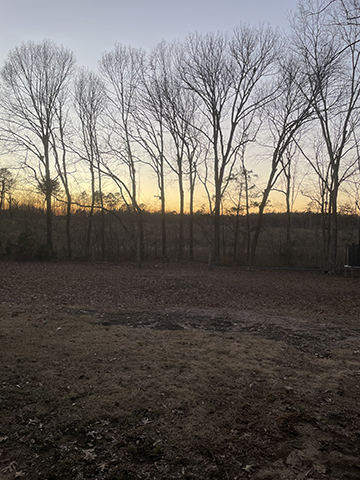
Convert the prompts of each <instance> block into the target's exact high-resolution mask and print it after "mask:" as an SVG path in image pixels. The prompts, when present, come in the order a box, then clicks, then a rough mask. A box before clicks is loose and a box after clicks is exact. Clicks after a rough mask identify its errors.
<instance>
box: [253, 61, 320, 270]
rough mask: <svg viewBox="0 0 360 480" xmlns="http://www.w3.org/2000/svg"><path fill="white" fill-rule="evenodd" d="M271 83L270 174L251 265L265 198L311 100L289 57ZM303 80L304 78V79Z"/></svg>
mask: <svg viewBox="0 0 360 480" xmlns="http://www.w3.org/2000/svg"><path fill="white" fill-rule="evenodd" d="M279 67H280V68H279V72H278V76H277V78H276V80H275V82H276V85H277V86H276V87H275V90H276V91H277V95H276V97H275V98H274V99H273V101H272V102H270V103H269V104H267V105H266V107H265V113H266V118H267V127H268V132H270V135H271V138H272V145H271V147H270V148H271V151H272V154H271V166H270V173H269V176H268V179H267V182H266V186H265V189H264V191H263V195H262V199H261V201H260V204H259V212H258V217H257V224H256V227H255V231H254V235H253V239H252V244H251V258H250V261H251V264H254V262H255V255H256V249H257V245H258V241H259V237H260V233H261V229H262V221H263V216H264V211H265V207H266V205H267V202H268V199H269V195H270V193H271V191H272V190H273V188H274V186H275V184H276V182H277V181H278V179H279V178H280V176H281V175H282V174H283V173H284V172H286V171H287V169H288V166H289V160H290V159H289V158H287V157H286V152H287V151H288V149H289V147H290V145H291V144H292V142H294V140H295V139H296V135H297V134H298V133H299V131H300V129H301V128H302V127H303V126H304V124H305V123H306V122H307V121H309V119H311V115H312V110H313V106H312V101H311V100H312V97H311V96H310V97H309V98H308V97H307V96H306V95H304V94H303V92H304V90H305V89H306V84H305V85H304V83H303V80H304V75H303V74H302V72H301V68H300V67H301V65H300V63H299V62H297V61H296V59H294V58H292V57H285V58H282V59H281V61H280V65H279ZM305 79H306V78H305Z"/></svg>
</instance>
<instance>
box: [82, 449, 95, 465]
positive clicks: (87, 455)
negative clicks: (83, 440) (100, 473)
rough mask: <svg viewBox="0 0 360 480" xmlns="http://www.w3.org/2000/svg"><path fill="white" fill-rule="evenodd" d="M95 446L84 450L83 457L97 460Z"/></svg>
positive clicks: (88, 459)
mask: <svg viewBox="0 0 360 480" xmlns="http://www.w3.org/2000/svg"><path fill="white" fill-rule="evenodd" d="M94 450H95V448H90V449H89V450H83V458H84V459H85V460H87V461H89V462H90V461H92V460H95V458H96V457H97V455H96V453H94Z"/></svg>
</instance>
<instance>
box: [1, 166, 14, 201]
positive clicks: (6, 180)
mask: <svg viewBox="0 0 360 480" xmlns="http://www.w3.org/2000/svg"><path fill="white" fill-rule="evenodd" d="M14 185H15V178H14V175H13V174H12V173H11V171H10V170H9V169H8V168H0V210H2V209H3V208H5V200H6V196H8V201H9V199H10V196H11V191H12V189H13V188H14ZM10 203H11V201H10Z"/></svg>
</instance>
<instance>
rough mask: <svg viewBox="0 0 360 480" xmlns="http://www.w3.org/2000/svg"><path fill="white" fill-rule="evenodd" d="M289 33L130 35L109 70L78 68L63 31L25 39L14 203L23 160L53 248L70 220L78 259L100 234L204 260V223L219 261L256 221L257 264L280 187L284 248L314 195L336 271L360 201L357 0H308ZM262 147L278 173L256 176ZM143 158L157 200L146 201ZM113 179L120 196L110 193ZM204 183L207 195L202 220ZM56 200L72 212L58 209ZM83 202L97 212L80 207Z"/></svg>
mask: <svg viewBox="0 0 360 480" xmlns="http://www.w3.org/2000/svg"><path fill="white" fill-rule="evenodd" d="M289 32H290V33H289V34H288V35H283V34H280V33H279V32H278V31H275V30H273V29H272V28H271V27H264V26H258V27H253V26H249V25H240V26H238V27H237V28H235V29H234V31H233V32H228V33H208V34H198V33H195V34H189V35H188V36H187V37H186V38H185V40H184V41H182V42H174V43H172V44H169V43H166V42H165V41H162V42H160V43H159V44H158V45H157V46H156V47H155V48H154V49H152V50H151V51H150V52H145V51H144V50H142V49H136V48H132V47H125V46H122V45H119V44H116V45H115V47H114V49H113V50H112V51H111V52H105V53H104V54H103V55H102V57H101V59H100V60H99V70H98V72H94V71H90V70H88V69H85V68H78V67H77V66H76V61H75V56H74V54H73V52H72V51H71V50H69V49H66V48H64V47H60V46H58V45H56V44H54V43H53V42H52V41H50V40H45V41H43V42H40V43H36V42H33V41H29V42H27V43H23V44H21V45H20V46H18V47H15V48H14V49H13V50H12V51H10V52H9V54H8V56H7V59H6V60H5V63H4V65H3V67H2V68H1V76H0V89H1V90H0V148H1V152H2V153H3V156H2V157H1V162H2V165H1V170H0V188H1V192H0V193H1V206H0V207H2V208H3V207H4V206H5V199H6V198H7V199H8V200H9V199H10V203H11V198H12V197H11V192H12V190H13V187H14V176H13V170H12V169H13V168H16V169H19V168H22V171H23V172H24V174H25V175H26V176H27V179H28V183H32V184H33V185H34V188H35V189H36V190H37V192H38V193H39V194H40V195H42V198H43V201H44V204H45V220H46V221H45V223H44V221H41V222H40V220H39V222H40V223H41V224H42V225H43V228H44V229H45V230H44V231H45V232H46V238H45V240H44V241H43V243H41V245H45V246H43V247H41V248H42V250H44V251H43V252H42V253H41V252H40V251H39V252H38V255H39V256H41V255H43V256H44V255H45V256H46V255H47V256H50V257H51V256H55V255H56V254H59V248H58V244H57V240H56V238H58V236H60V237H62V236H63V235H65V238H66V241H65V242H63V241H61V242H60V243H61V248H60V250H61V255H62V256H63V255H64V253H63V249H64V248H65V250H66V256H67V258H69V259H70V258H75V257H79V256H83V257H84V258H87V259H91V258H93V257H94V256H95V257H98V245H99V242H100V245H101V252H102V253H101V258H106V257H107V258H113V257H114V258H127V257H128V256H129V255H130V253H129V252H130V250H131V249H132V251H133V252H135V256H136V262H137V264H138V265H139V266H140V265H141V263H142V261H143V259H144V258H147V255H148V256H150V257H157V256H160V257H161V258H162V259H163V260H164V261H166V260H167V259H169V256H170V255H171V256H174V254H173V251H172V249H173V248H174V245H176V249H177V253H176V257H177V258H178V259H179V260H183V259H185V258H187V256H188V257H189V258H190V259H193V258H195V249H196V248H201V249H202V250H203V249H204V248H205V247H204V241H205V240H204V239H205V238H206V242H207V247H206V248H207V249H208V252H209V253H208V256H209V261H210V263H219V262H223V261H225V260H226V259H228V258H231V256H232V258H233V260H234V261H235V262H238V261H239V258H240V253H239V252H240V251H242V250H241V248H240V243H241V242H240V240H238V239H239V238H241V234H240V232H241V228H243V222H245V224H246V229H245V231H246V237H245V238H246V263H247V264H248V265H254V264H256V263H259V262H260V260H259V257H262V253H261V252H260V249H261V248H262V247H261V245H262V244H263V242H264V241H265V240H266V236H265V232H266V228H265V227H264V222H265V218H266V209H267V208H268V206H269V201H270V198H271V195H272V194H273V193H274V192H278V194H281V195H282V198H283V203H284V205H285V210H286V214H285V216H284V218H286V219H287V227H286V233H285V240H281V242H283V241H284V242H285V247H284V248H283V247H282V252H284V251H285V252H287V253H286V255H288V256H289V258H290V257H292V255H293V242H294V241H295V236H294V232H293V230H292V229H293V226H292V224H291V220H292V218H293V217H294V214H293V213H292V212H293V210H294V204H295V201H296V199H297V198H298V197H299V196H300V195H302V196H303V197H305V198H307V199H308V201H309V202H311V204H312V206H313V208H314V210H315V211H317V212H318V213H319V216H318V217H316V218H319V219H321V220H319V222H320V224H321V229H320V232H321V235H320V237H316V238H315V239H314V241H316V242H318V239H321V242H322V243H321V251H322V253H321V255H320V257H321V262H322V266H323V267H324V268H327V269H329V270H331V271H335V269H336V267H337V265H338V264H339V255H340V252H341V249H342V248H343V247H342V245H343V243H342V242H343V239H342V238H341V237H340V233H341V231H340V221H341V217H340V215H339V207H338V204H339V201H340V199H342V202H344V200H343V199H344V198H346V201H347V202H348V203H349V205H350V208H351V210H352V212H353V214H354V215H356V214H357V212H358V210H359V206H360V203H359V178H360V171H359V165H360V161H359V152H360V149H359V147H360V145H359V142H358V132H359V125H360V116H359V106H360V103H359V102H360V99H359V96H360V69H359V61H360V7H359V4H358V1H357V0H333V1H331V2H328V1H325V0H324V1H323V0H300V1H299V4H298V8H297V10H296V12H295V13H294V15H293V17H292V19H291V21H290V26H289ZM260 160H261V161H262V162H261V170H263V171H264V172H266V175H265V174H263V176H262V178H260V179H258V180H256V175H255V173H254V171H253V170H254V166H259V162H260ZM144 169H147V170H146V171H150V172H152V177H153V179H154V182H155V184H156V191H154V192H153V195H154V196H157V197H158V199H159V201H160V205H161V207H160V212H159V214H150V213H149V212H147V211H146V206H145V205H143V204H142V198H141V196H140V192H142V191H143V189H144V180H142V183H141V182H140V172H142V171H143V170H144ZM169 184H172V185H177V187H176V190H177V192H178V198H179V209H178V215H177V216H176V218H177V221H176V222H175V223H172V218H173V217H172V216H171V215H169V214H167V213H166V212H167V208H166V206H167V203H166V192H167V191H168V190H167V189H168V188H169ZM115 188H116V189H117V193H116V195H117V197H118V198H119V199H120V203H121V208H120V209H119V207H117V211H116V208H113V207H111V208H109V206H108V205H107V204H106V202H105V199H106V197H107V196H108V195H109V194H108V193H107V192H108V191H114V189H115ZM81 189H82V190H84V191H85V193H84V194H83V200H82V201H79V200H78V198H79V193H80V192H79V190H81ZM173 190H174V189H173ZM199 192H201V194H202V195H203V196H204V197H205V198H206V199H207V205H206V206H205V208H204V214H203V215H202V216H201V221H200V222H199V217H198V215H197V214H196V213H195V212H194V199H195V198H196V195H199V194H200V193H199ZM117 197H116V198H117ZM54 199H60V200H62V202H63V203H64V205H65V214H64V216H59V215H54V211H53V202H54ZM8 203H9V202H8ZM76 205H78V206H79V208H80V211H81V212H83V213H79V212H76V213H75V215H74V208H75V206H76ZM185 205H187V208H185ZM9 211H13V209H11V208H9ZM254 211H256V214H254V213H253V212H254ZM85 212H86V213H85ZM185 212H187V213H185ZM205 212H208V213H205ZM120 213H121V215H120ZM81 215H82V216H83V218H84V226H83V227H81V228H80V226H79V225H81V222H80V220H79V219H80V218H81ZM115 217H118V222H119V224H120V225H121V223H122V226H121V228H122V230H121V229H120V227H119V225H118V224H117V227H116V228H115V223H114V222H115ZM38 218H39V219H40V218H42V216H41V215H40V213H39V217H38ZM85 218H86V220H85ZM110 218H111V219H113V220H112V221H111V222H110V220H109V219H110ZM150 219H152V220H151V221H150ZM155 219H157V220H156V221H155ZM145 220H146V221H145ZM99 223H100V227H99ZM60 224H61V225H62V226H63V230H61V232H60V231H59V228H60ZM150 225H151V228H150V227H149V226H150ZM85 227H86V235H85V237H84V234H83V230H84V228H85ZM149 228H150V230H151V229H153V228H155V229H156V232H157V233H156V236H154V235H155V234H154V232H153V231H152V230H151V231H149V230H147V229H149ZM319 228H320V227H319ZM77 229H78V230H77ZM232 230H234V231H233V236H234V237H235V240H234V239H232V240H230V239H231V235H230V232H231V231H232ZM80 231H81V232H82V233H81V239H82V240H81V241H80V240H79V238H80V237H78V233H79V232H80ZM124 232H125V233H126V235H125V233H124ZM158 232H160V233H158ZM200 232H203V233H202V235H200ZM115 233H116V235H117V236H118V240H116V239H115V237H114V239H112V240H111V241H110V237H111V235H115ZM21 234H23V235H24V237H23V240H24V242H25V237H26V235H25V233H24V232H21ZM79 235H80V233H79ZM158 235H160V238H161V240H160V243H158V240H156V241H155V240H154V238H156V239H157V238H158ZM174 235H176V241H174V239H173V236H174ZM30 237H31V236H30ZM30 237H29V238H28V239H29V241H30V240H31V238H30ZM262 237H265V240H264V239H262ZM129 238H131V247H130V245H129V243H128V242H129ZM120 239H123V240H122V241H123V242H125V243H124V245H123V246H122V247H120V245H121V241H120ZM170 240H171V241H170ZM231 241H232V242H233V249H235V252H234V251H233V253H232V254H231V253H230V254H229V252H230V251H231V248H230V246H229V245H230V244H231ZM266 241H269V240H268V239H267V240H266ZM356 241H358V239H356ZM12 242H13V240H11V241H10V248H12V247H11V244H12ZM206 242H205V243H206ZM20 243H21V242H20ZM37 243H39V242H38V241H37ZM17 244H18V245H19V241H18V240H17ZM39 245H40V243H39ZM64 245H65V247H64ZM95 245H96V247H95ZM110 245H113V246H114V247H113V248H114V252H112V250H111V249H110ZM149 245H150V246H151V245H152V246H151V247H150V246H149ZM155 245H156V248H155ZM281 245H282V243H281ZM33 248H34V247H32V249H33ZM238 248H239V251H237V249H238ZM319 248H320V247H319ZM79 249H80V250H81V252H82V255H79V251H80V250H79ZM119 249H120V250H119ZM125 251H126V252H125ZM106 252H107V253H106ZM121 252H122V253H121ZM241 255H243V253H242V254H241ZM279 255H280V254H279ZM281 255H283V254H281ZM286 255H285V256H286ZM320 257H319V258H320ZM292 261H293V260H292V259H290V260H289V262H290V263H291V262H292ZM315 263H316V264H317V263H318V259H316V260H315Z"/></svg>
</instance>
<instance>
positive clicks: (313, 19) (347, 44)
mask: <svg viewBox="0 0 360 480" xmlns="http://www.w3.org/2000/svg"><path fill="white" fill-rule="evenodd" d="M333 6H334V5H329V6H328V8H326V9H324V8H322V7H323V5H322V3H321V2H319V1H316V0H306V1H305V0H304V1H302V2H300V4H299V10H298V13H297V16H296V17H295V19H294V21H293V31H294V45H295V48H296V50H297V52H298V53H299V54H300V58H301V61H302V65H303V69H304V72H305V73H306V75H307V82H308V84H309V85H310V87H311V94H312V99H313V100H312V104H313V107H314V110H315V112H316V116H317V119H318V123H319V128H320V131H321V134H322V136H323V139H324V142H325V148H326V152H327V156H328V166H329V175H330V178H329V184H328V188H329V205H328V209H329V220H330V223H331V224H330V226H329V229H328V235H329V238H328V244H329V254H328V258H327V259H326V265H325V266H326V268H328V269H329V270H331V271H335V268H336V260H337V246H338V245H337V244H338V215H337V210H338V208H337V203H338V194H339V187H340V185H341V183H342V181H343V180H344V179H345V178H347V176H348V175H350V174H351V172H352V171H353V168H354V165H355V163H356V160H357V159H356V157H355V158H354V155H356V153H355V152H356V135H354V132H355V131H356V129H357V127H358V126H359V124H360V116H359V110H358V107H359V96H360V72H359V61H360V45H359V43H358V42H359V35H360V25H359V24H358V23H357V22H347V21H346V22H343V18H342V17H341V15H339V11H338V10H337V9H336V8H332V7H333ZM335 7H336V5H335Z"/></svg>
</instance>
